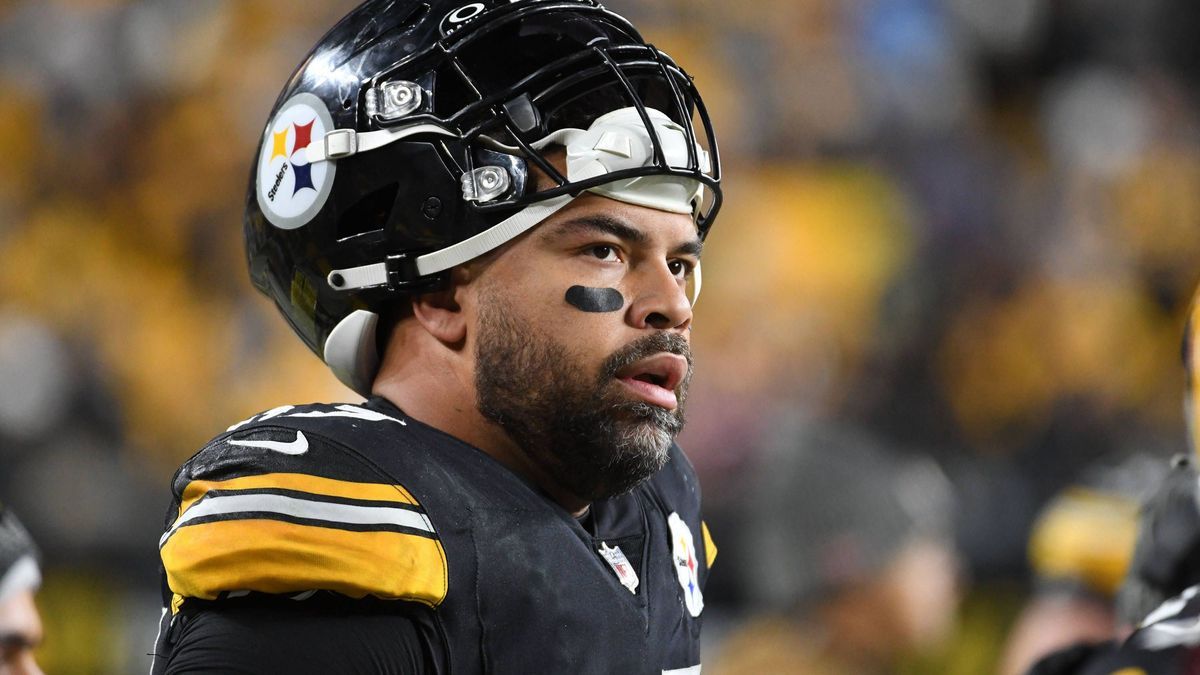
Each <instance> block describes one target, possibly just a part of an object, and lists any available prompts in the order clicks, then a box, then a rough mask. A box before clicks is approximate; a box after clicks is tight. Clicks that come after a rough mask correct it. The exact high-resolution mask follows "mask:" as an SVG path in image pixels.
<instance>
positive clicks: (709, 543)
mask: <svg viewBox="0 0 1200 675" xmlns="http://www.w3.org/2000/svg"><path fill="white" fill-rule="evenodd" d="M700 534H701V535H702V536H703V537H704V566H705V567H707V568H709V569H712V564H713V561H714V560H716V559H717V545H716V544H714V543H713V540H712V535H711V534H709V533H708V523H706V522H704V521H703V520H702V521H700Z"/></svg>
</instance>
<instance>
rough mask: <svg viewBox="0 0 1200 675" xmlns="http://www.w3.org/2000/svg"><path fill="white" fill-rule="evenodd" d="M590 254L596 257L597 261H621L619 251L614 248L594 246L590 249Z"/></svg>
mask: <svg viewBox="0 0 1200 675" xmlns="http://www.w3.org/2000/svg"><path fill="white" fill-rule="evenodd" d="M588 252H590V253H591V254H592V255H593V256H595V257H596V259H597V260H610V261H616V260H618V259H619V258H617V250H616V249H615V248H613V247H612V246H603V245H601V246H593V247H591V248H590V249H588Z"/></svg>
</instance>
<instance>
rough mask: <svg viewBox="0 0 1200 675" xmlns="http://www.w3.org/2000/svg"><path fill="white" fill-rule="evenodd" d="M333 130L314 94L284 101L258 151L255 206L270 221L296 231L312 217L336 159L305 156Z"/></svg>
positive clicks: (322, 201)
mask: <svg viewBox="0 0 1200 675" xmlns="http://www.w3.org/2000/svg"><path fill="white" fill-rule="evenodd" d="M332 129H333V118H331V117H330V116H329V111H328V110H326V108H325V104H324V103H322V102H321V99H319V98H317V97H316V96H314V95H312V94H307V93H305V94H297V95H295V96H293V97H292V98H290V99H288V102H287V103H284V104H283V105H282V106H281V107H280V108H279V112H278V113H277V114H276V115H275V118H274V119H272V120H271V124H270V125H268V126H267V130H266V132H265V133H264V136H263V141H262V146H261V150H260V151H259V156H258V173H257V177H258V178H257V183H258V188H257V192H258V205H259V207H260V208H261V209H262V212H263V214H265V215H266V216H267V220H269V221H271V224H272V225H275V226H276V227H278V228H281V229H284V230H294V229H296V228H298V227H301V226H303V225H304V224H305V223H307V222H308V221H310V220H312V219H313V217H314V216H316V215H317V212H319V211H320V210H321V207H322V206H324V205H325V200H326V199H328V198H329V192H330V190H331V189H332V188H333V176H334V173H335V172H336V169H337V165H336V163H335V162H330V161H321V162H309V161H308V148H309V146H311V145H313V144H314V143H322V142H323V141H324V139H325V133H326V132H328V131H330V130H332Z"/></svg>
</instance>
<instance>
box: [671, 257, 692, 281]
mask: <svg viewBox="0 0 1200 675" xmlns="http://www.w3.org/2000/svg"><path fill="white" fill-rule="evenodd" d="M667 269H669V270H671V274H674V275H675V276H677V277H686V276H688V275H689V274H691V273H692V265H691V264H690V263H688V262H686V261H683V260H672V261H671V262H669V263H667Z"/></svg>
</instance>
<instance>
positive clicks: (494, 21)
mask: <svg viewBox="0 0 1200 675" xmlns="http://www.w3.org/2000/svg"><path fill="white" fill-rule="evenodd" d="M618 111H619V112H618ZM589 145H590V147H588V146H589ZM554 146H562V147H565V148H566V149H567V155H568V158H567V159H568V167H567V168H568V171H567V172H566V173H565V175H564V172H563V171H561V170H560V168H559V167H556V166H555V164H554V163H553V162H552V161H551V160H550V158H549V157H548V155H549V154H550V153H551V152H552V151H554ZM535 171H536V172H538V173H541V174H543V175H545V176H548V177H549V178H550V179H551V180H550V182H549V184H548V185H547V184H546V182H545V181H543V182H542V184H541V185H539V183H538V181H537V180H535V179H534V176H533V173H534V172H535ZM720 177H721V176H720V162H719V156H718V154H717V147H716V140H715V137H714V134H713V129H712V124H711V121H710V120H709V118H708V114H707V111H706V110H705V108H704V104H703V102H702V100H701V98H700V96H699V93H698V92H697V90H696V88H695V86H694V85H693V83H692V80H691V78H690V77H689V76H688V75H687V74H686V73H685V72H684V71H683V70H682V69H680V68H679V67H678V66H676V65H675V64H674V62H673V61H671V59H670V58H669V57H667V56H666V55H665V54H662V53H661V52H659V51H658V50H657V49H655V48H653V47H652V46H650V45H647V44H646V43H645V42H644V41H643V40H642V38H641V37H640V35H638V33H637V32H636V30H635V29H634V28H633V27H632V26H631V25H630V24H629V23H628V22H626V21H625V20H624V19H622V18H621V17H619V16H617V15H615V14H612V13H611V12H608V11H606V10H604V9H603V8H601V7H600V6H599V5H598V4H596V3H594V2H592V1H590V0H491V1H490V2H475V3H464V2H462V0H453V1H451V2H447V1H446V0H443V1H441V2H437V1H429V2H424V3H421V2H407V3H405V2H380V1H376V0H372V1H370V2H367V3H365V4H363V5H362V6H360V7H359V8H358V9H356V10H355V11H354V12H352V13H351V14H350V15H348V16H347V17H346V18H345V19H343V21H342V22H341V23H339V24H338V25H337V26H336V27H335V28H334V29H333V30H331V31H330V33H329V34H328V35H326V36H325V38H323V39H322V40H321V41H320V42H319V43H318V45H317V46H316V47H315V48H314V50H313V52H312V53H311V54H310V55H309V57H308V58H307V59H306V60H305V62H304V63H303V64H302V65H301V67H300V69H299V70H298V71H297V73H296V74H295V75H294V76H293V77H292V78H291V80H290V81H289V84H288V86H287V87H286V88H285V89H284V91H283V92H282V94H281V95H280V98H279V102H277V104H276V106H275V110H274V111H273V112H272V115H271V121H270V122H269V124H268V126H267V129H266V131H265V132H264V135H263V140H262V143H261V145H260V149H259V161H258V163H257V165H256V168H255V171H254V172H253V175H252V178H251V184H250V190H249V194H248V198H247V208H246V218H245V234H246V250H247V258H248V260H249V263H250V270H251V277H252V279H253V281H254V283H255V285H256V286H257V287H258V288H259V289H260V290H261V291H262V292H264V293H265V294H266V295H268V296H269V297H271V298H272V299H273V300H274V301H275V303H276V305H277V306H278V307H279V309H280V311H281V312H282V313H283V314H284V315H285V317H286V318H287V320H288V322H289V323H290V325H291V326H292V328H293V330H295V332H296V333H297V334H298V335H299V336H300V337H301V338H302V339H303V340H304V341H305V343H306V344H307V345H308V346H309V348H310V349H312V350H313V351H314V352H315V353H317V354H319V355H321V356H322V357H323V358H325V360H326V362H327V363H329V364H330V366H331V367H332V368H333V370H334V372H335V374H337V375H338V377H339V379H341V380H342V381H343V382H345V383H346V384H348V385H349V386H351V387H352V388H353V389H355V390H356V391H359V393H364V394H365V393H367V390H368V389H369V386H370V380H371V379H373V376H374V359H373V358H365V357H374V356H375V355H374V354H373V353H372V354H366V355H365V357H364V354H363V353H361V352H364V351H369V352H373V351H374V348H375V345H374V344H373V337H374V336H373V335H372V336H371V338H372V339H371V340H367V339H366V336H364V335H363V334H362V333H363V331H366V330H374V324H373V322H364V321H362V320H361V319H362V317H360V318H359V319H357V320H354V321H347V319H348V317H350V316H351V314H352V313H354V312H356V311H362V312H367V313H372V314H378V313H379V311H380V310H382V309H383V308H385V307H386V306H387V305H388V304H390V303H395V302H398V301H402V300H403V299H405V298H406V297H408V294H411V293H419V292H423V291H427V290H431V289H434V288H437V287H438V286H440V285H442V284H444V283H445V279H446V278H447V277H446V272H447V270H448V269H449V268H450V267H453V266H454V265H456V264H461V263H463V262H465V261H467V260H470V259H472V258H474V257H477V256H478V255H480V254H482V253H484V252H486V251H488V250H491V249H493V248H495V247H496V246H499V245H500V244H502V243H504V242H505V241H507V240H508V239H511V238H513V237H515V236H517V235H519V234H520V233H521V232H523V231H525V230H527V229H529V228H530V227H534V226H536V225H537V223H539V222H541V221H542V220H544V219H545V218H546V217H548V216H549V215H551V214H553V213H554V212H555V211H556V210H558V209H559V208H562V207H563V206H565V205H566V204H567V203H569V202H570V200H571V199H573V198H574V197H576V196H579V195H580V194H582V193H583V192H584V191H587V190H591V191H594V192H598V193H600V194H603V195H605V196H608V197H610V198H614V199H619V200H624V201H629V202H631V203H637V204H641V205H651V206H653V207H655V208H664V207H665V208H667V210H673V211H683V212H686V211H689V210H690V211H691V213H692V216H693V218H694V219H695V222H696V224H697V229H698V232H699V235H700V236H701V237H702V238H703V237H704V236H705V235H706V234H707V232H708V229H709V228H710V227H711V225H712V222H713V219H714V217H715V215H716V213H717V211H718V209H719V208H720V202H721V192H720ZM539 187H541V188H543V189H540V190H539V189H538V188H539ZM686 200H690V201H686ZM343 322H347V325H350V324H353V325H355V326H357V328H356V329H354V330H349V329H347V330H343V331H338V338H337V339H336V340H333V342H335V344H333V345H330V344H329V343H330V341H331V340H330V335H331V334H332V333H334V332H335V328H337V327H338V326H339V324H343ZM368 324H370V326H369V328H368ZM348 334H352V335H349V337H347V335H348ZM368 343H370V344H368ZM331 347H332V352H333V353H331ZM339 363H340V364H341V365H339ZM350 363H352V364H353V366H352V367H350V366H347V364H350ZM348 367H349V368H350V370H353V371H355V372H354V373H352V374H347V368H348Z"/></svg>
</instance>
